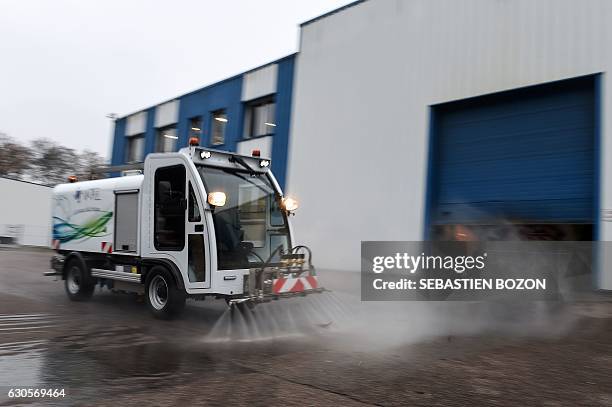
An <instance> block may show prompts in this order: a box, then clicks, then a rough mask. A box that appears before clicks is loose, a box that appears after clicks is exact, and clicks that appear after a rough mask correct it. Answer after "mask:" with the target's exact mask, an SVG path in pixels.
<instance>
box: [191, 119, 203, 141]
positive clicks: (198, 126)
mask: <svg viewBox="0 0 612 407" xmlns="http://www.w3.org/2000/svg"><path fill="white" fill-rule="evenodd" d="M192 137H197V138H198V140H201V138H202V118H201V117H199V116H198V117H192V118H191V119H189V138H192Z"/></svg>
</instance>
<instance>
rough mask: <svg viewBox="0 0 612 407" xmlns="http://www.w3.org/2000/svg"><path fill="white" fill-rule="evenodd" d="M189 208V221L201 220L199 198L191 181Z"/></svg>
mask: <svg viewBox="0 0 612 407" xmlns="http://www.w3.org/2000/svg"><path fill="white" fill-rule="evenodd" d="M188 208H189V210H188V211H187V213H188V216H187V218H188V220H189V222H200V221H201V220H202V217H201V216H200V207H199V206H198V200H197V199H196V196H195V192H194V191H193V187H192V186H191V182H190V183H189V207H188Z"/></svg>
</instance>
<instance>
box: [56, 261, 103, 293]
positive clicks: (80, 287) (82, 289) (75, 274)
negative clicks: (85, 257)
mask: <svg viewBox="0 0 612 407" xmlns="http://www.w3.org/2000/svg"><path fill="white" fill-rule="evenodd" d="M64 286H65V288H66V294H68V298H70V300H72V301H87V300H88V299H90V298H91V296H92V295H93V293H94V289H95V288H96V282H95V280H92V278H91V277H90V276H89V272H88V270H87V269H85V267H84V266H83V264H82V263H81V262H80V261H78V260H76V259H74V260H71V261H70V262H69V263H68V264H67V266H66V279H65V280H64Z"/></svg>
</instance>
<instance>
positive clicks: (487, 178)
mask: <svg viewBox="0 0 612 407" xmlns="http://www.w3.org/2000/svg"><path fill="white" fill-rule="evenodd" d="M594 99H595V98H594V79H593V78H592V77H587V78H580V79H573V80H568V81H562V82H557V83H553V84H547V85H541V86H536V87H530V88H524V89H518V90H514V91H510V92H503V93H499V94H495V95H487V96H482V97H478V98H473V99H469V100H465V101H459V102H453V103H448V104H444V105H439V106H437V107H435V108H434V116H433V117H434V128H433V130H434V133H433V137H434V138H433V150H432V159H433V162H432V164H433V165H432V178H431V185H430V188H432V190H431V192H432V195H431V199H432V208H431V209H432V210H431V214H432V216H431V221H432V222H433V223H434V224H464V223H482V222H484V223H487V222H489V221H490V220H492V219H499V218H502V219H507V220H509V221H517V222H524V223H533V222H555V223H592V222H593V214H594V202H593V197H594V183H595V182H594V174H595V171H594V167H595V160H594V139H595V138H594V122H595V116H594Z"/></svg>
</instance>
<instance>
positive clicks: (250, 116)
mask: <svg viewBox="0 0 612 407" xmlns="http://www.w3.org/2000/svg"><path fill="white" fill-rule="evenodd" d="M269 104H273V105H274V114H273V116H274V124H275V126H273V127H272V126H269V127H272V131H270V132H267V133H265V134H258V135H254V126H255V109H256V108H257V107H260V106H264V105H269ZM244 112H245V113H244V114H245V120H244V132H243V139H244V140H250V139H256V138H259V137H268V136H273V135H274V134H275V133H276V124H277V123H276V94H274V93H273V94H270V95H267V96H263V97H260V98H257V99H253V100H249V101H248V102H246V103H245V108H244Z"/></svg>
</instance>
